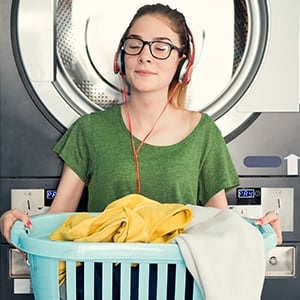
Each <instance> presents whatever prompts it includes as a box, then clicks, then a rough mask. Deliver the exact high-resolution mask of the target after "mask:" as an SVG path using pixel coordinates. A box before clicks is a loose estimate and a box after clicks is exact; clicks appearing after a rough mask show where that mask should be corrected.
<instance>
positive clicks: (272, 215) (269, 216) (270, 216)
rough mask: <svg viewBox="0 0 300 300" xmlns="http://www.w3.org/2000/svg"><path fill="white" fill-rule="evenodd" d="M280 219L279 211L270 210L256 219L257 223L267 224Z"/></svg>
mask: <svg viewBox="0 0 300 300" xmlns="http://www.w3.org/2000/svg"><path fill="white" fill-rule="evenodd" d="M277 220H279V216H278V213H277V212H276V211H269V212H267V213H266V214H265V215H264V216H263V217H261V218H260V219H258V220H256V222H255V224H257V225H266V224H270V223H272V222H275V221H277Z"/></svg>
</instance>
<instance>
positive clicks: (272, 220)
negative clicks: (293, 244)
mask: <svg viewBox="0 0 300 300" xmlns="http://www.w3.org/2000/svg"><path fill="white" fill-rule="evenodd" d="M255 223H256V224H257V225H260V226H263V225H266V224H270V225H271V226H272V228H273V230H274V231H275V233H276V236H277V244H278V245H280V244H282V230H281V222H280V218H279V216H278V213H277V212H276V211H270V212H267V213H266V214H265V215H264V216H263V217H262V218H260V219H258V220H256V222H255Z"/></svg>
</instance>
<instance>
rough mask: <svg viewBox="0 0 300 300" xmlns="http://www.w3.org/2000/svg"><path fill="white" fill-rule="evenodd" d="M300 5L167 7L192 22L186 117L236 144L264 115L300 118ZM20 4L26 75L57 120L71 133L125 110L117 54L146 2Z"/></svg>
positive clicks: (245, 2) (205, 2) (19, 38)
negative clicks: (198, 114)
mask: <svg viewBox="0 0 300 300" xmlns="http://www.w3.org/2000/svg"><path fill="white" fill-rule="evenodd" d="M189 2H190V3H189ZM298 2H299V1H297V0H290V1H289V3H288V6H287V4H286V3H285V2H284V1H276V0H272V1H266V0H265V1H264V0H234V1H233V0H223V1H212V0H201V1H198V6H199V9H197V10H195V9H194V1H192V0H186V1H184V2H182V1H180V0H178V1H176V0H173V1H168V4H169V5H170V6H171V7H176V8H178V9H179V10H180V11H182V12H183V13H184V14H185V16H186V18H187V23H188V24H189V26H190V28H191V30H192V32H193V36H194V40H195V46H196V53H195V64H194V71H193V75H192V81H191V83H190V85H189V90H188V98H187V107H188V108H189V109H191V110H199V111H205V112H207V113H208V114H209V115H211V116H212V117H213V119H214V120H215V121H216V123H217V124H218V126H219V127H220V129H221V131H222V133H223V135H224V137H226V138H227V140H230V139H233V138H234V137H236V136H237V135H238V134H239V133H240V132H241V131H242V130H244V129H245V128H246V127H247V126H248V125H249V124H250V123H251V122H252V121H253V120H255V118H256V116H257V113H258V112H262V111H298V108H299V100H298V99H299V97H298V83H299V77H298V64H297V63H295V61H298V47H299V41H298V35H299V33H298V28H299V24H298V20H299V13H298V12H299V3H298ZM14 3H15V5H14V7H15V21H16V28H15V40H16V49H15V52H16V53H15V54H16V57H17V60H18V61H19V68H20V72H22V73H23V78H24V81H25V82H26V86H27V87H28V89H29V91H30V93H31V94H32V95H33V97H32V98H33V99H35V101H36V103H37V105H38V106H39V107H41V110H42V111H43V112H44V113H46V114H47V115H48V118H49V119H52V120H54V122H58V123H59V124H60V125H62V127H63V128H67V127H69V126H70V125H71V124H72V123H73V122H74V121H75V120H76V119H77V118H78V117H79V116H80V115H82V114H86V113H90V112H92V111H96V110H104V109H106V108H108V107H110V106H112V105H115V104H118V103H122V93H121V89H120V86H121V85H120V79H119V76H118V75H115V74H114V72H113V59H114V54H115V51H116V48H117V46H118V43H119V39H120V37H121V36H122V34H123V31H124V30H125V29H126V28H127V26H128V23H129V21H130V20H131V18H132V16H133V15H134V13H135V12H136V10H137V9H138V8H139V7H140V6H141V5H142V4H144V3H143V1H137V0H135V1H133V0H132V1H122V2H119V1H117V0H111V1H108V2H106V3H103V2H102V1H98V0H76V1H72V0H57V1H55V0H47V1H40V0H19V1H15V2H14ZM286 35H288V36H289V37H291V38H290V39H284V38H283V37H284V36H286ZM282 55H284V57H285V59H284V60H282ZM275 66H276V68H275ZM274 68H275V69H276V71H275V70H274ZM287 74H289V80H287V77H286V75H287ZM49 115H50V116H51V117H49Z"/></svg>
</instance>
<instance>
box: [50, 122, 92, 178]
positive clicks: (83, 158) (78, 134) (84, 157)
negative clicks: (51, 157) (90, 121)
mask: <svg viewBox="0 0 300 300" xmlns="http://www.w3.org/2000/svg"><path fill="white" fill-rule="evenodd" d="M84 121H85V120H83V118H82V119H78V120H77V121H76V122H75V123H74V124H73V125H72V126H71V127H70V128H69V129H68V130H67V131H66V132H65V134H64V135H63V136H62V137H61V139H60V140H59V141H58V142H57V144H56V145H55V146H54V148H53V151H54V152H56V153H57V154H58V155H59V157H60V158H61V159H62V160H63V161H64V162H65V164H66V165H67V166H68V167H70V168H71V169H72V170H73V171H74V172H75V173H76V174H77V175H78V176H79V177H80V178H81V180H82V181H84V182H85V183H87V181H88V163H89V154H88V152H89V148H88V143H87V139H88V133H87V132H86V129H85V127H86V125H85V123H86V122H84Z"/></svg>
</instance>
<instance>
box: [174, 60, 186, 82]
mask: <svg viewBox="0 0 300 300" xmlns="http://www.w3.org/2000/svg"><path fill="white" fill-rule="evenodd" d="M188 67H189V60H188V59H187V58H183V59H182V60H181V61H180V62H179V64H178V67H177V71H176V74H175V78H177V81H178V82H180V83H186V79H187V78H186V74H187V71H188Z"/></svg>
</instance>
